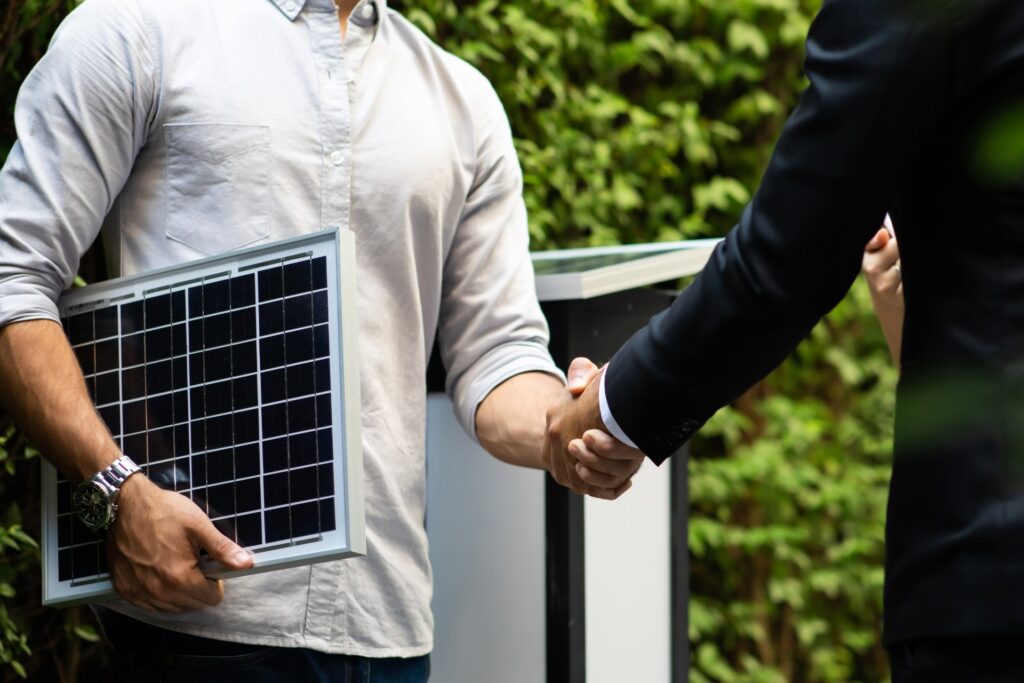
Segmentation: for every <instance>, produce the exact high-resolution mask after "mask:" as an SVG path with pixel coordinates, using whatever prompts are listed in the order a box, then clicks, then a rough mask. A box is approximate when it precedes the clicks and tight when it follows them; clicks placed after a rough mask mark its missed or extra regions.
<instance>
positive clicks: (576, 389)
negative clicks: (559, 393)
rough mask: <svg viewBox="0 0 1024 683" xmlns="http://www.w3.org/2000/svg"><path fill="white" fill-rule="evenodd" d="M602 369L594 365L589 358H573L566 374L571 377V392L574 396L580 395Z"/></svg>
mask: <svg viewBox="0 0 1024 683" xmlns="http://www.w3.org/2000/svg"><path fill="white" fill-rule="evenodd" d="M600 371H601V369H600V368H599V367H597V366H596V365H594V363H593V361H591V360H590V359H589V358H582V357H580V358H573V360H572V363H570V364H569V371H568V372H567V373H566V376H567V377H568V379H569V392H570V393H571V394H572V395H573V396H579V395H580V394H582V393H583V391H584V390H585V389H586V388H587V385H588V384H590V383H591V382H592V381H593V379H594V377H596V376H597V373H598V372H600Z"/></svg>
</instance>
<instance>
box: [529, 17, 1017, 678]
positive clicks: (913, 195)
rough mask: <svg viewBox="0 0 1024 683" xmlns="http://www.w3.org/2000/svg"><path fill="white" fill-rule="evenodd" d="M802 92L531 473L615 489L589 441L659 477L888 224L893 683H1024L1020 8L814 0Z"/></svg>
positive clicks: (822, 303) (828, 298) (762, 370)
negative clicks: (610, 439) (738, 191)
mask: <svg viewBox="0 0 1024 683" xmlns="http://www.w3.org/2000/svg"><path fill="white" fill-rule="evenodd" d="M806 73H807V76H808V77H809V80H810V85H809V87H808V89H807V91H806V93H805V94H804V96H803V98H802V100H801V102H800V105H799V107H798V108H797V110H796V111H795V112H794V113H793V115H792V117H791V118H790V120H789V122H788V123H787V125H786V127H785V130H784V131H783V134H782V136H781V138H780V140H779V142H778V145H777V147H776V150H775V153H774V156H773V157H772V160H771V163H770V164H769V166H768V169H767V171H766V173H765V176H764V179H763V181H762V184H761V187H760V189H759V190H758V191H757V193H756V196H755V197H754V200H753V202H752V203H751V205H750V206H748V207H747V209H746V210H745V211H744V213H743V216H742V218H741V220H740V223H739V225H738V226H737V227H736V228H735V229H734V230H733V231H732V232H730V233H729V235H728V236H727V237H726V239H725V240H724V242H723V243H722V244H721V245H720V246H719V247H718V249H717V250H716V251H715V253H714V255H713V256H712V258H711V260H710V262H709V263H708V265H707V267H706V269H705V270H704V272H703V274H702V275H701V276H700V277H699V278H697V279H696V281H695V282H694V283H693V284H692V285H691V286H690V287H689V288H687V289H686V291H684V292H683V294H682V295H681V296H680V297H679V299H678V300H677V301H676V302H675V304H674V305H673V306H672V307H671V308H670V309H669V310H668V311H666V312H664V313H663V314H661V315H658V316H656V317H655V318H654V319H652V320H651V323H650V325H649V326H648V327H646V328H644V329H643V330H641V331H640V332H638V333H637V334H636V335H635V336H634V337H633V338H632V339H631V340H630V341H629V342H628V343H627V344H626V345H625V346H624V347H623V348H622V349H621V350H620V351H619V352H618V353H617V354H616V355H615V356H614V357H613V358H612V360H611V362H610V364H609V365H608V367H607V369H606V371H605V372H604V373H602V374H601V375H599V379H598V380H597V381H594V382H591V383H590V385H589V386H588V387H587V389H586V391H585V392H583V394H582V396H581V397H580V398H579V399H577V400H576V401H574V402H567V403H565V404H564V405H563V406H561V407H560V408H559V409H558V410H553V411H551V412H550V413H549V453H548V458H549V459H550V460H551V461H552V462H556V461H557V462H561V463H562V466H561V467H562V470H561V471H562V472H563V473H568V472H569V471H570V470H572V469H575V471H576V472H577V473H578V474H580V476H581V477H582V478H583V480H584V481H588V482H590V483H593V482H597V481H600V482H601V485H602V486H614V485H615V482H616V481H617V480H619V479H620V478H622V477H624V476H626V475H627V474H628V472H626V471H620V470H622V468H621V467H620V466H619V465H618V464H617V463H614V462H612V463H610V464H608V463H603V462H602V458H601V457H600V455H599V453H598V452H597V451H600V448H596V450H595V448H589V449H588V448H587V447H586V446H584V445H583V444H582V443H581V442H577V441H572V439H573V437H578V436H580V435H582V434H583V433H584V431H585V430H587V429H591V428H608V429H609V430H610V431H612V432H617V433H618V434H619V435H620V436H621V437H622V438H630V439H631V440H632V441H634V442H635V443H636V444H637V445H638V446H639V447H640V448H641V449H642V450H643V451H644V452H646V453H647V454H648V456H649V457H650V458H651V459H652V460H654V461H655V462H656V463H660V462H662V461H663V460H664V459H665V458H667V457H668V456H669V455H671V454H672V453H674V452H675V451H676V450H677V449H678V448H679V447H680V446H681V445H682V444H683V443H684V442H685V441H686V440H687V439H688V438H689V437H690V436H691V435H692V434H693V433H694V432H695V431H696V430H697V429H698V428H699V427H700V426H701V425H702V424H703V423H704V422H705V421H706V420H707V419H708V418H709V417H710V416H711V415H712V414H713V413H714V412H715V411H716V410H717V409H718V408H720V407H721V406H723V405H724V404H726V403H728V402H730V401H732V400H733V399H735V398H736V397H737V396H738V395H739V394H740V393H742V392H743V391H744V390H746V389H747V388H748V387H750V386H751V385H752V384H754V383H755V382H756V381H758V380H759V379H760V378H761V377H763V376H764V375H765V374H767V373H768V372H769V371H770V370H771V369H772V368H774V367H775V366H776V365H778V364H779V363H780V362H781V361H782V360H783V359H784V358H785V357H786V355H787V354H789V353H790V352H791V351H792V350H793V348H794V347H795V346H796V345H797V343H798V342H799V341H800V340H801V339H802V338H803V337H804V336H806V335H807V333H808V332H809V331H810V330H811V328H812V327H813V326H814V325H815V323H816V322H817V321H818V320H819V319H820V318H821V317H822V315H824V314H825V313H827V312H828V311H829V310H830V309H831V308H832V307H833V306H835V304H836V303H837V302H839V300H840V299H841V298H842V297H843V295H844V294H845V293H846V291H847V289H848V288H849V286H850V284H851V283H852V282H853V280H854V278H855V276H856V275H857V272H858V267H859V265H860V259H861V253H862V249H863V246H864V244H865V242H867V241H868V239H869V238H870V237H871V236H872V234H874V232H875V230H877V228H878V225H879V224H880V223H881V221H882V219H883V216H884V215H885V213H886V210H890V211H891V213H892V215H893V218H894V221H895V222H896V224H897V225H899V226H900V246H901V251H902V271H903V277H904V288H905V289H904V293H905V296H906V322H905V333H904V342H903V350H902V359H901V366H902V377H901V381H900V386H899V391H898V400H897V410H896V413H897V415H896V438H895V461H894V468H893V477H892V484H891V490H890V504H889V513H888V522H887V526H888V528H887V538H888V541H887V542H888V546H887V548H888V549H887V561H886V564H887V566H886V569H887V585H886V592H885V602H886V605H885V606H886V612H885V624H884V627H885V641H886V643H887V645H888V646H889V648H890V652H891V654H892V657H893V666H894V675H895V679H894V680H895V681H897V683H899V682H901V681H946V680H950V681H983V682H984V681H1016V682H1020V681H1024V656H1019V655H1018V654H1017V653H1018V652H1020V651H1021V646H1024V154H1022V153H1021V152H1022V150H1024V139H1022V138H1024V2H1021V0H825V2H824V6H823V7H822V10H821V12H820V14H819V15H818V17H817V18H816V19H815V21H814V23H813V25H812V27H811V31H810V34H809V36H808V40H807V60H806ZM1017 162H1021V163H1017ZM602 408H603V410H602ZM602 413H603V415H604V418H602ZM570 443H571V449H569V448H567V447H568V446H569V445H570ZM591 444H593V439H592V438H590V437H588V445H591ZM598 445H599V444H598ZM573 453H576V454H579V456H580V457H579V458H575V457H574V456H573ZM577 460H579V461H580V463H581V464H577Z"/></svg>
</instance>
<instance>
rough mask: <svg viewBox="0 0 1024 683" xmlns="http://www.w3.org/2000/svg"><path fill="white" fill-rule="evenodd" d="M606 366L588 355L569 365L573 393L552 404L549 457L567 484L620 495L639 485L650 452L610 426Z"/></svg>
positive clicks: (607, 495)
mask: <svg viewBox="0 0 1024 683" xmlns="http://www.w3.org/2000/svg"><path fill="white" fill-rule="evenodd" d="M603 371H604V369H603V368H599V367H597V366H596V365H594V363H592V362H591V361H590V360H588V359H586V358H576V359H575V360H573V362H572V363H571V364H570V365H569V371H568V373H567V374H568V378H569V396H566V397H563V398H562V399H560V400H557V401H555V402H554V403H552V404H551V405H550V406H549V407H548V409H547V428H546V430H545V434H544V451H543V460H544V466H545V467H546V469H547V470H548V472H550V473H551V476H552V477H553V478H554V479H555V481H557V482H558V483H559V484H561V485H562V486H565V487H566V488H569V489H571V490H573V491H575V492H576V493H580V494H585V495H588V496H593V497H595V498H602V499H604V500H615V499H616V498H618V497H619V496H621V495H622V494H623V493H625V492H626V491H628V490H629V488H630V487H631V486H632V485H633V475H634V474H636V472H637V470H639V469H640V465H642V464H643V461H644V457H645V456H644V454H643V453H642V452H640V451H639V450H637V449H635V448H632V447H630V446H627V445H626V444H624V443H622V442H621V441H619V440H618V439H616V438H614V437H613V436H611V435H610V434H608V433H607V431H606V429H607V427H606V426H605V424H604V421H603V420H602V418H601V405H600V391H601V376H602V374H603Z"/></svg>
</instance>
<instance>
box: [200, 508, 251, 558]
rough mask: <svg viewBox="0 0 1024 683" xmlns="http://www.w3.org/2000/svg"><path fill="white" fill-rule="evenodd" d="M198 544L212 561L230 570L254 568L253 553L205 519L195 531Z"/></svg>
mask: <svg viewBox="0 0 1024 683" xmlns="http://www.w3.org/2000/svg"><path fill="white" fill-rule="evenodd" d="M193 537H194V540H195V542H196V544H197V545H198V546H199V547H201V548H202V549H203V550H205V551H206V552H207V553H209V554H210V559H212V560H216V561H217V562H220V563H221V564H222V565H224V566H225V567H227V568H228V569H248V568H249V567H251V566H252V553H250V552H249V551H248V550H246V549H245V548H243V547H242V546H240V545H238V544H237V543H235V542H234V541H232V540H231V539H230V538H228V537H227V536H225V535H224V534H222V533H221V532H219V531H217V527H215V526H214V525H213V522H211V521H210V520H208V519H204V520H203V521H202V522H201V523H200V524H199V526H198V527H197V528H195V529H194V530H193Z"/></svg>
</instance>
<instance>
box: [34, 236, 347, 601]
mask: <svg viewBox="0 0 1024 683" xmlns="http://www.w3.org/2000/svg"><path fill="white" fill-rule="evenodd" d="M302 256H310V257H313V256H316V257H319V256H326V257H327V274H328V287H327V297H328V307H329V310H330V311H331V312H333V315H329V316H328V326H329V327H328V330H329V337H330V340H329V348H330V372H331V377H332V382H331V388H330V394H331V410H332V422H331V424H332V425H333V428H332V430H331V435H332V439H333V459H332V463H333V464H332V470H333V487H334V488H333V491H334V493H333V495H334V501H335V503H334V514H335V529H334V530H333V531H322V530H321V531H319V532H318V536H319V538H318V539H313V540H300V541H299V542H298V543H296V544H292V543H290V542H289V541H284V542H280V543H276V544H266V545H263V546H256V547H253V548H252V550H253V554H254V557H255V560H254V565H253V567H252V568H251V569H246V570H236V571H228V570H226V569H225V568H224V567H223V566H222V565H220V564H218V563H215V562H212V561H207V559H206V558H204V561H203V562H202V564H201V568H202V570H203V572H204V573H205V574H207V575H208V576H214V577H218V578H230V577H234V576H242V575H250V574H257V573H261V572H266V571H271V570H276V569H285V568H288V567H293V566H297V565H305V564H312V563H318V562H326V561H329V560H336V559H342V558H346V557H353V556H360V555H365V554H366V537H365V528H364V511H363V462H362V438H361V427H360V413H361V404H360V391H359V348H358V321H357V317H356V282H355V236H354V233H353V232H352V231H351V230H349V229H341V228H332V229H327V230H322V231H319V232H315V233H311V234H308V235H303V236H299V237H293V238H289V239H285V240H281V241H277V242H274V243H270V244H266V245H260V246H256V247H250V248H246V249H241V250H238V251H233V252H228V253H225V254H223V255H218V256H214V257H210V258H206V259H201V260H198V261H191V262H188V263H185V264H181V265H176V266H171V267H168V268H163V269H160V270H155V271H151V272H147V273H142V274H139V275H133V276H128V277H123V278H116V279H112V280H107V281H105V282H100V283H96V284H92V285H88V286H86V287H83V288H80V289H76V290H72V291H69V292H67V293H66V294H65V295H64V296H62V297H61V299H60V300H59V301H58V310H59V311H60V315H61V317H65V316H67V315H69V314H72V315H73V314H75V313H78V312H85V311H88V310H92V309H96V308H101V307H104V306H106V305H110V304H112V303H113V302H117V303H121V301H130V300H131V298H132V297H138V298H142V297H144V296H145V294H146V293H148V292H153V291H159V290H162V289H166V288H168V287H170V286H172V285H173V286H174V287H176V288H177V287H183V286H186V285H187V284H189V283H191V282H194V281H196V280H198V279H201V278H203V277H210V276H216V275H221V274H224V275H244V274H246V273H248V272H256V271H257V269H258V267H259V266H261V265H270V264H271V263H272V262H275V261H281V262H284V263H287V259H289V258H299V257H302ZM332 266H333V267H332ZM332 276H333V280H334V282H333V286H331V284H332V283H331V279H332ZM129 455H130V454H129ZM261 458H262V455H261ZM42 475H43V476H42V477H41V479H42V516H43V520H42V549H43V563H42V572H43V577H42V578H43V582H42V583H43V604H44V605H53V606H67V605H73V604H79V603H83V602H92V601H96V600H102V599H108V598H112V597H114V591H113V585H112V584H111V582H110V580H109V578H97V579H92V580H89V581H84V582H78V583H76V582H75V580H73V579H72V580H70V581H68V580H65V581H63V582H62V581H60V580H59V575H58V539H57V523H58V521H57V517H58V501H57V495H56V491H57V480H58V475H57V471H56V469H55V468H54V467H53V466H52V465H50V464H49V463H48V462H45V461H44V462H43V469H42ZM261 476H262V475H261ZM262 509H263V506H262V504H261V507H260V513H261V515H262Z"/></svg>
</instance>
